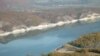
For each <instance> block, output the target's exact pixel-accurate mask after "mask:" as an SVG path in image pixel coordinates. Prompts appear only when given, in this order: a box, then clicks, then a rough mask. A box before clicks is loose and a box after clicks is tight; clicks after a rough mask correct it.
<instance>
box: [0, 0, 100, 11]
mask: <svg viewBox="0 0 100 56" xmlns="http://www.w3.org/2000/svg"><path fill="white" fill-rule="evenodd" d="M99 3H100V0H0V10H4V9H30V8H34V7H38V6H52V5H70V4H72V5H77V4H78V5H81V4H82V5H83V4H91V6H92V5H98V4H99Z"/></svg>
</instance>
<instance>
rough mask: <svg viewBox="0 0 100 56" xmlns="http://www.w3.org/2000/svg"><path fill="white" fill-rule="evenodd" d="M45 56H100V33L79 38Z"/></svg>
mask: <svg viewBox="0 0 100 56" xmlns="http://www.w3.org/2000/svg"><path fill="white" fill-rule="evenodd" d="M47 56H100V32H98V33H91V34H87V35H83V36H80V38H79V39H77V40H75V41H72V42H70V43H68V44H65V45H64V46H62V47H61V48H58V49H56V50H55V51H54V52H52V53H49V54H48V55H47Z"/></svg>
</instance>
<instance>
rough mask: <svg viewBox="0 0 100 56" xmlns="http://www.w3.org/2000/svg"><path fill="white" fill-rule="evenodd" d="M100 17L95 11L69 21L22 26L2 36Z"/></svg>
mask: <svg viewBox="0 0 100 56" xmlns="http://www.w3.org/2000/svg"><path fill="white" fill-rule="evenodd" d="M98 19H100V14H97V13H93V14H90V15H87V17H84V18H81V19H73V20H68V21H60V22H57V23H47V24H43V25H38V26H30V27H27V28H21V29H16V30H13V31H11V32H4V33H1V34H0V37H5V36H8V35H19V34H22V33H27V32H29V31H34V30H45V29H49V28H54V27H56V26H62V25H65V24H74V23H77V22H83V23H84V22H89V21H90V22H95V21H96V20H98Z"/></svg>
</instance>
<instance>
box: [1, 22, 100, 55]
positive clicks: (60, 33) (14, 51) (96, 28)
mask: <svg viewBox="0 0 100 56" xmlns="http://www.w3.org/2000/svg"><path fill="white" fill-rule="evenodd" d="M90 32H100V22H99V21H98V22H95V23H87V24H80V23H76V24H71V25H66V26H63V27H60V28H55V29H52V30H49V31H47V32H43V33H41V34H39V35H37V36H26V37H25V38H23V39H16V40H13V41H10V42H8V43H6V44H0V56H27V55H28V54H30V55H32V56H40V55H41V54H43V53H48V52H51V51H53V50H54V49H55V48H57V47H59V46H62V45H63V44H65V43H67V42H69V41H73V40H75V39H77V38H78V37H79V36H80V35H82V34H86V33H90Z"/></svg>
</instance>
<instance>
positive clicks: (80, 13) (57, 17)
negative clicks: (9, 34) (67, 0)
mask: <svg viewBox="0 0 100 56" xmlns="http://www.w3.org/2000/svg"><path fill="white" fill-rule="evenodd" d="M99 11H100V8H81V7H77V8H74V7H73V8H72V7H70V8H58V9H50V10H40V11H34V12H32V11H31V12H27V11H24V12H18V11H5V12H4V11H2V12H0V33H2V32H6V31H12V30H14V29H20V28H26V27H30V26H37V25H40V24H44V23H56V22H58V21H67V20H73V19H80V18H83V17H86V16H87V15H89V14H92V13H98V14H99V13H100V12H99Z"/></svg>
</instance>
